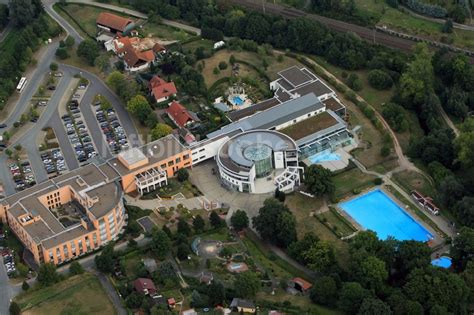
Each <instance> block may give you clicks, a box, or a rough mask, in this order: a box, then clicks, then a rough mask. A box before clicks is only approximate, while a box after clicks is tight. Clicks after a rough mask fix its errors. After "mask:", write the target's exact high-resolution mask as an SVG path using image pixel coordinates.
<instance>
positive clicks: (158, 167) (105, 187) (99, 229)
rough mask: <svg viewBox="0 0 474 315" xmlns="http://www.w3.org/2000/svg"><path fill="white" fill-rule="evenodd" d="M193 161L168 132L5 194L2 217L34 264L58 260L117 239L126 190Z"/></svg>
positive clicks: (145, 187) (161, 179)
mask: <svg viewBox="0 0 474 315" xmlns="http://www.w3.org/2000/svg"><path fill="white" fill-rule="evenodd" d="M191 164H192V161H191V152H190V151H189V150H188V149H187V148H186V147H184V146H183V145H182V144H181V143H179V141H178V140H177V139H176V138H175V137H174V136H167V137H164V138H162V139H160V140H157V141H154V142H152V143H149V144H147V145H146V146H143V147H141V148H133V149H130V150H128V151H125V152H122V153H120V154H119V155H118V156H117V157H115V158H113V159H111V160H109V161H107V162H106V163H103V164H99V165H95V164H89V165H87V166H84V167H81V168H79V169H76V170H74V171H71V172H69V173H67V174H65V175H62V176H59V177H57V178H54V179H50V180H48V181H46V182H43V183H40V184H38V185H36V186H34V187H32V188H30V189H27V190H25V191H22V192H19V193H16V194H14V195H12V196H9V197H7V198H6V199H4V200H3V201H2V203H1V205H0V216H1V218H2V220H3V221H4V222H7V223H8V225H9V226H10V227H11V229H12V231H13V232H14V233H15V234H16V235H17V237H18V238H19V239H20V240H21V242H22V243H23V244H24V245H25V247H26V248H27V249H28V250H29V251H30V252H31V253H32V255H33V257H34V259H35V261H36V262H37V263H43V262H52V263H54V264H60V263H62V262H65V261H68V260H71V259H74V258H76V257H79V256H81V255H83V254H86V253H88V252H90V251H93V250H94V249H97V248H98V247H100V246H103V245H105V244H107V243H108V242H109V241H111V240H115V239H117V238H118V236H119V235H120V233H122V231H123V229H124V227H125V225H126V221H127V215H126V212H125V207H124V204H123V198H122V197H123V194H124V193H128V192H132V191H138V192H139V193H144V192H147V191H150V190H153V189H155V188H156V187H159V186H162V185H164V184H166V183H167V180H168V177H171V176H173V175H174V174H175V173H176V172H177V171H178V170H179V169H181V168H185V167H190V166H191Z"/></svg>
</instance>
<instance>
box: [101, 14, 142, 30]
mask: <svg viewBox="0 0 474 315" xmlns="http://www.w3.org/2000/svg"><path fill="white" fill-rule="evenodd" d="M96 24H97V28H98V29H100V30H104V31H106V32H110V33H113V34H117V33H121V34H123V33H125V32H126V31H128V30H131V29H132V28H133V24H134V23H133V21H132V20H131V19H129V18H125V17H122V16H119V15H115V14H112V13H109V12H101V13H100V14H99V15H98V16H97V19H96Z"/></svg>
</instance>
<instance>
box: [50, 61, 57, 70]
mask: <svg viewBox="0 0 474 315" xmlns="http://www.w3.org/2000/svg"><path fill="white" fill-rule="evenodd" d="M49 69H50V70H51V71H57V70H58V64H57V63H55V62H51V64H50V65H49Z"/></svg>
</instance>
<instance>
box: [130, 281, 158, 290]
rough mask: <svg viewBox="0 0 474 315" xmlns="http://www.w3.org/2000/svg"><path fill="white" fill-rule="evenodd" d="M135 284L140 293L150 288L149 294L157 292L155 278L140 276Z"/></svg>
mask: <svg viewBox="0 0 474 315" xmlns="http://www.w3.org/2000/svg"><path fill="white" fill-rule="evenodd" d="M133 286H134V287H135V290H137V291H138V292H140V293H143V292H145V290H148V293H149V294H155V293H156V287H155V284H154V283H153V280H151V279H147V278H138V279H137V280H135V281H134V282H133Z"/></svg>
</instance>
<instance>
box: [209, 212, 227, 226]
mask: <svg viewBox="0 0 474 315" xmlns="http://www.w3.org/2000/svg"><path fill="white" fill-rule="evenodd" d="M209 222H210V223H211V226H212V227H213V228H215V229H218V228H221V227H223V226H224V221H223V220H222V219H221V217H220V216H219V215H218V214H217V212H215V211H214V210H212V212H211V214H210V215H209Z"/></svg>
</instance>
